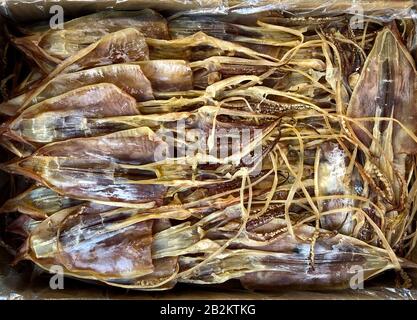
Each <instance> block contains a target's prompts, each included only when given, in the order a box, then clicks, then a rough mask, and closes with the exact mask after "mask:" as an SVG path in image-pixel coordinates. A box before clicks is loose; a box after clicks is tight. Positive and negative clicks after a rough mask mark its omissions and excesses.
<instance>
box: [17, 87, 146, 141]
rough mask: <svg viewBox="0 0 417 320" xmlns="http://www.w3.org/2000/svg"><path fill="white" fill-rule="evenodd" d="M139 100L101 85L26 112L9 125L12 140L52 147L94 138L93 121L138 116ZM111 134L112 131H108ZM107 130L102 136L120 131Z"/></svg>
mask: <svg viewBox="0 0 417 320" xmlns="http://www.w3.org/2000/svg"><path fill="white" fill-rule="evenodd" d="M138 113H139V112H138V111H137V108H136V100H135V99H134V98H132V97H131V96H129V95H127V94H125V93H124V92H122V91H121V90H120V89H119V88H117V87H116V86H115V85H113V84H107V83H101V84H97V85H91V86H85V87H81V88H79V89H75V90H72V91H69V92H67V93H65V94H63V95H60V96H57V97H54V98H51V99H47V100H44V101H42V102H40V103H38V104H35V105H33V106H31V107H29V108H28V109H26V110H24V111H23V112H22V113H21V114H20V115H19V116H18V117H17V118H16V119H15V120H13V121H12V122H11V123H10V125H9V128H10V129H9V130H10V131H9V133H10V136H11V137H12V138H13V136H17V137H20V138H22V139H24V140H26V141H29V142H31V141H32V142H37V143H48V142H53V141H59V140H65V139H70V138H76V137H83V136H85V135H88V134H90V135H92V134H93V135H94V134H98V132H91V131H89V130H87V129H86V128H85V127H86V126H87V122H88V119H89V118H97V117H112V116H114V117H115V116H128V115H137V114H138ZM107 130H108V131H107ZM116 130H117V127H115V128H113V129H112V128H106V129H103V131H102V133H106V131H107V132H111V131H116Z"/></svg>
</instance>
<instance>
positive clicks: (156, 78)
mask: <svg viewBox="0 0 417 320" xmlns="http://www.w3.org/2000/svg"><path fill="white" fill-rule="evenodd" d="M349 18H350V16H347V15H342V16H333V17H326V18H324V17H321V18H289V17H287V16H285V15H283V14H281V13H279V12H264V13H261V14H256V15H249V16H238V15H236V16H223V17H218V16H217V17H216V16H208V15H207V16H201V15H198V16H192V15H191V16H176V17H174V18H173V19H170V20H169V21H167V20H166V19H165V18H164V17H163V16H161V15H160V14H159V13H157V12H155V11H152V10H142V11H129V12H122V11H108V12H101V13H96V14H92V15H89V16H84V17H80V18H77V19H74V20H71V21H69V22H67V23H65V25H64V28H63V29H54V30H53V29H49V27H43V26H39V25H37V26H36V27H24V28H23V27H22V28H21V30H20V32H22V34H23V35H22V36H19V37H12V38H11V42H12V44H13V45H14V46H16V47H17V48H18V49H19V50H21V51H22V52H23V53H24V54H25V56H26V58H27V61H28V63H29V64H30V66H31V69H30V72H28V74H27V75H25V79H24V81H22V82H21V83H17V84H16V85H15V86H14V87H13V97H12V98H10V99H9V100H8V101H6V102H4V103H2V104H1V105H0V112H1V113H2V115H3V117H4V118H5V121H4V123H3V124H2V125H1V127H0V132H1V136H0V139H1V145H2V147H3V148H4V149H5V150H8V152H10V154H13V155H14V157H13V159H11V160H10V161H8V162H6V163H3V164H2V165H1V168H2V169H3V170H4V171H6V172H9V173H11V174H14V175H15V177H20V178H15V179H22V177H24V179H25V181H29V182H30V183H31V186H30V187H29V188H28V189H27V190H26V191H24V192H23V193H21V194H18V195H15V196H14V197H13V198H11V199H10V200H8V201H7V202H6V203H5V204H4V205H3V206H2V208H1V212H2V213H3V214H6V213H7V214H9V213H13V212H14V213H15V212H19V213H20V215H19V216H17V218H16V219H14V220H13V222H12V223H10V224H9V225H8V226H7V232H8V234H15V235H19V237H21V238H22V239H23V244H22V246H21V247H20V248H19V250H18V251H17V254H16V261H19V260H22V259H28V260H31V261H33V262H34V263H35V264H36V265H38V266H40V267H41V268H43V269H46V270H50V268H51V267H52V266H54V265H59V266H61V267H63V268H64V270H65V274H67V275H69V276H72V277H76V278H81V279H90V280H96V281H98V282H102V283H106V284H109V285H112V286H119V287H126V288H135V289H143V290H151V289H152V290H161V289H169V288H172V287H173V286H174V285H175V284H176V283H177V282H184V283H197V284H215V283H224V282H226V281H228V280H231V279H238V280H240V282H241V283H242V285H243V286H244V287H246V288H250V289H279V288H284V287H291V288H301V289H324V288H347V287H349V286H350V285H351V279H352V277H353V276H354V275H355V274H356V273H357V272H358V270H362V272H363V277H364V279H365V280H366V279H368V278H371V277H374V276H375V275H378V274H380V273H382V272H384V271H386V270H389V269H393V270H396V271H398V274H400V275H401V278H402V280H403V284H404V285H409V282H410V281H409V278H408V276H407V273H406V272H405V271H404V268H408V267H412V268H414V266H415V265H414V263H413V262H412V261H413V260H414V261H416V262H417V259H416V257H415V253H416V250H417V249H415V248H416V243H417V232H416V217H415V213H416V211H417V203H416V201H415V199H416V196H417V173H416V171H415V168H416V157H415V154H416V153H417V144H416V143H417V137H416V134H417V119H416V117H417V105H416V102H417V100H416V99H417V95H416V94H415V92H416V89H417V88H416V67H415V61H414V60H413V57H412V55H411V54H410V52H409V51H410V50H411V49H412V48H414V43H415V39H416V35H415V30H416V28H415V26H414V24H413V22H412V21H411V20H407V19H404V20H399V21H390V22H388V23H387V22H384V23H383V22H381V21H379V20H376V19H371V18H363V19H362V20H361V21H360V22H361V23H362V26H361V27H360V28H352V27H351V24H350V21H349ZM15 76H16V75H15ZM6 81H7V80H6ZM358 268H359V269H358Z"/></svg>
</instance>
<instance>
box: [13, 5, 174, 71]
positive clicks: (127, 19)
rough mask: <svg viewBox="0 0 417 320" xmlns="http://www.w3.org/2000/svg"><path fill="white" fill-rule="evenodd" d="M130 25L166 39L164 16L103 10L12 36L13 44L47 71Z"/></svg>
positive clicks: (145, 34)
mask: <svg viewBox="0 0 417 320" xmlns="http://www.w3.org/2000/svg"><path fill="white" fill-rule="evenodd" d="M126 28H132V29H135V30H137V31H138V32H140V33H141V34H143V35H144V36H146V37H150V38H159V39H168V38H169V35H168V28H167V23H166V21H165V19H164V18H163V17H162V16H161V15H160V14H159V13H157V12H155V11H153V10H149V9H146V10H142V11H130V12H129V11H128V12H119V11H106V12H100V13H95V14H91V15H88V16H84V17H81V18H77V19H74V20H71V21H69V22H67V23H65V24H64V28H63V29H62V30H61V29H55V30H52V29H51V30H48V31H45V32H36V31H35V33H34V34H32V35H30V36H27V37H22V38H15V39H14V43H15V45H17V46H18V47H19V48H20V49H21V50H22V51H23V52H25V53H26V54H27V55H28V56H29V57H30V58H32V59H33V60H35V62H36V63H37V64H38V65H39V66H40V67H41V69H42V70H44V71H48V70H51V69H52V68H53V66H54V65H57V64H59V63H60V62H62V61H64V60H65V59H67V58H69V57H71V56H72V55H75V54H77V53H78V52H80V51H81V50H83V49H85V48H86V47H88V46H89V45H91V44H93V43H95V42H97V41H99V40H100V39H101V38H103V37H105V36H106V35H108V34H111V33H114V32H118V31H121V30H123V29H126Z"/></svg>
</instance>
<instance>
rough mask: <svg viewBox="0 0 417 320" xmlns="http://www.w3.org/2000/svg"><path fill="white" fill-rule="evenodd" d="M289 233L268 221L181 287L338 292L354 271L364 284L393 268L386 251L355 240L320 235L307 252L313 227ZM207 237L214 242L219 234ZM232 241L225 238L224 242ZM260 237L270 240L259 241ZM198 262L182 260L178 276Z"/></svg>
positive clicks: (323, 232)
mask: <svg viewBox="0 0 417 320" xmlns="http://www.w3.org/2000/svg"><path fill="white" fill-rule="evenodd" d="M238 226H239V224H237V226H236V227H235V229H234V230H235V231H236V228H238ZM293 230H294V234H295V235H294V236H293V235H291V234H290V233H289V232H288V229H287V224H286V222H285V220H283V219H280V218H273V219H268V220H267V222H265V223H261V224H260V225H259V226H258V227H256V228H251V231H246V232H245V231H244V232H243V234H241V236H240V237H238V238H237V239H236V240H234V241H233V242H232V244H231V245H230V246H229V247H228V248H227V249H225V250H224V251H223V252H222V253H220V254H219V255H218V256H217V257H215V258H214V259H212V260H210V261H208V262H207V263H206V264H204V265H203V266H201V267H199V268H197V269H196V270H195V271H194V272H193V273H192V274H187V275H186V276H184V277H183V278H181V279H180V281H183V282H187V283H198V284H211V283H222V282H225V281H227V280H229V279H240V281H241V283H242V285H243V286H244V287H246V288H248V289H251V290H279V289H285V288H292V289H304V290H305V289H316V290H317V289H319V290H322V289H341V288H348V287H349V286H350V281H351V279H352V277H354V276H355V275H356V274H357V270H358V268H361V270H364V280H366V279H368V278H369V277H372V276H374V275H376V274H378V273H380V272H382V271H384V270H387V269H391V268H393V267H394V266H393V264H392V262H391V260H390V257H389V255H388V253H387V251H386V250H384V249H380V248H377V247H373V246H371V245H368V244H366V243H365V242H362V241H360V240H357V239H355V238H352V237H348V236H344V235H342V234H337V233H335V232H330V231H326V230H319V233H318V236H316V239H315V242H314V246H312V241H313V240H312V239H313V237H314V234H315V232H316V230H315V228H314V227H311V226H308V225H299V226H294V229H293ZM212 235H216V237H218V236H219V233H218V232H217V233H213V234H212ZM232 235H233V232H232V233H230V232H229V234H228V233H225V234H224V235H223V236H226V238H228V237H230V236H232ZM260 235H271V236H268V237H264V238H263V239H262V238H260ZM202 261H203V259H202V258H194V257H181V258H180V266H181V270H184V271H185V270H187V269H189V268H191V267H194V266H195V265H196V264H197V263H199V262H202Z"/></svg>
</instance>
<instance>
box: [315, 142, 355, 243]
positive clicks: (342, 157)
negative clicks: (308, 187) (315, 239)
mask: <svg viewBox="0 0 417 320" xmlns="http://www.w3.org/2000/svg"><path fill="white" fill-rule="evenodd" d="M320 150H321V153H320V155H321V157H320V164H319V168H318V173H317V174H318V181H319V185H318V191H319V195H321V196H328V195H341V197H340V199H333V200H324V201H320V202H319V203H320V204H321V206H322V211H329V210H334V209H337V208H345V207H347V206H351V207H352V206H354V201H353V200H351V199H347V198H343V195H344V194H345V195H349V194H352V191H353V190H354V189H353V188H352V183H353V181H352V179H349V180H348V176H347V175H348V173H347V166H348V157H347V155H346V153H345V152H344V151H343V150H342V149H341V147H340V146H339V145H338V144H337V143H335V142H332V141H327V142H324V143H323V144H322V145H321V146H320ZM353 192H354V191H353ZM352 215H353V213H352V212H340V213H334V214H330V215H325V216H323V217H321V218H320V224H321V226H322V227H323V228H324V229H327V230H335V231H339V232H341V233H343V234H346V235H351V234H352V231H353V228H354V226H355V223H354V221H353V218H352Z"/></svg>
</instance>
